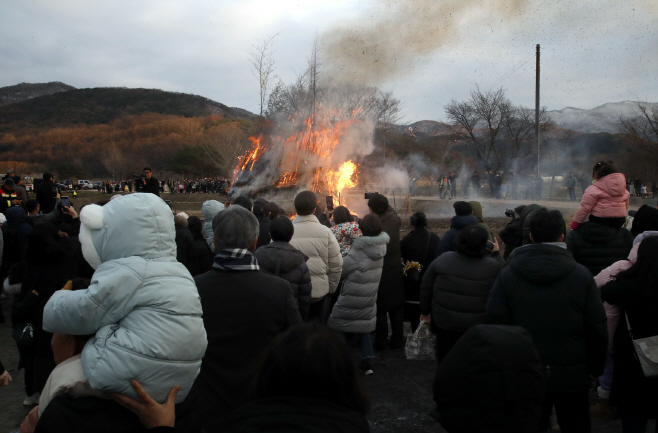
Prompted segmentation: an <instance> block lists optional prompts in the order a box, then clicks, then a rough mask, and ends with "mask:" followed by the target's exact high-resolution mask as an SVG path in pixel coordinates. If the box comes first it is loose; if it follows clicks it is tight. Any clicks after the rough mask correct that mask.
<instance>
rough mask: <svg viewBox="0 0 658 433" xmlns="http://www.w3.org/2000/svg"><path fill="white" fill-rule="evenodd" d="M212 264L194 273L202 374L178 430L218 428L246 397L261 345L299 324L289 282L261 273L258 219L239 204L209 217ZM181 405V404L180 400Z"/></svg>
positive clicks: (209, 429) (212, 429)
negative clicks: (203, 339) (203, 341)
mask: <svg viewBox="0 0 658 433" xmlns="http://www.w3.org/2000/svg"><path fill="white" fill-rule="evenodd" d="M212 226H213V233H214V242H215V252H216V254H215V259H214V264H213V269H212V270H211V271H208V272H206V273H205V274H202V275H199V276H197V277H195V278H194V281H195V282H196V285H197V288H198V289H199V296H200V297H201V305H202V307H203V324H204V327H205V328H206V333H207V335H208V349H207V350H206V354H205V356H204V357H203V362H202V364H201V373H200V374H199V376H198V377H197V379H196V381H195V382H194V385H193V386H192V390H191V391H190V394H189V395H188V397H187V398H186V399H185V402H184V403H182V407H181V408H180V409H179V415H180V416H179V417H178V419H177V424H178V422H179V421H180V424H181V425H182V426H183V427H182V431H199V429H200V428H205V429H206V430H207V431H220V430H221V429H222V427H224V426H225V425H226V422H227V420H228V419H229V418H230V417H231V415H232V413H233V411H234V410H235V409H236V408H238V407H239V406H241V405H242V404H244V403H245V402H246V401H248V397H247V392H248V388H249V384H250V382H251V379H252V377H253V375H254V364H255V361H256V359H257V357H258V355H259V354H260V353H261V352H262V351H263V349H264V348H265V346H267V345H268V344H269V342H270V341H271V340H272V339H273V338H274V337H275V336H277V335H278V334H279V333H280V332H282V331H284V330H285V329H287V328H289V327H291V326H294V325H297V324H300V323H302V319H301V317H300V316H299V311H298V309H297V303H296V302H295V297H294V296H293V293H292V290H291V289H290V284H289V283H288V282H287V281H285V280H283V279H281V278H278V277H274V276H272V275H267V274H265V273H263V272H260V270H259V266H258V261H257V260H256V258H255V257H254V256H253V254H252V251H253V250H254V249H255V248H256V240H257V239H256V238H257V237H258V220H257V219H256V217H255V216H254V215H253V214H252V213H251V212H249V211H248V210H246V209H245V208H243V207H241V206H231V207H229V208H228V209H225V210H223V211H221V212H219V213H218V214H217V216H215V218H214V219H213V223H212ZM179 406H181V405H179Z"/></svg>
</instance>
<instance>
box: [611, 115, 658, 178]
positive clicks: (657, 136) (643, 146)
mask: <svg viewBox="0 0 658 433" xmlns="http://www.w3.org/2000/svg"><path fill="white" fill-rule="evenodd" d="M638 108H639V109H640V113H641V116H639V117H636V118H631V117H622V118H621V119H620V120H621V132H622V134H624V135H625V136H626V137H627V138H628V140H629V142H630V144H631V145H632V146H634V147H635V148H637V149H639V150H641V151H642V153H644V155H645V156H646V157H647V159H648V160H649V161H651V163H652V165H653V167H654V170H658V110H656V109H654V110H650V109H649V108H648V107H647V106H646V105H645V104H642V103H639V104H638Z"/></svg>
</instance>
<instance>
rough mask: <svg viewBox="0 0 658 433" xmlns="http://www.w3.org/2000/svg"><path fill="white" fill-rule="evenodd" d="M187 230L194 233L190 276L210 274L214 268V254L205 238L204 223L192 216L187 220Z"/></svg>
mask: <svg viewBox="0 0 658 433" xmlns="http://www.w3.org/2000/svg"><path fill="white" fill-rule="evenodd" d="M187 228H188V230H189V231H190V233H192V238H193V239H194V243H193V244H192V247H191V249H192V255H191V256H192V260H191V262H190V274H192V276H193V277H196V276H197V275H201V274H203V273H205V272H208V271H209V270H210V269H211V268H212V261H213V257H214V255H213V253H212V251H211V250H210V247H209V246H208V242H206V239H205V238H204V237H203V223H202V222H201V219H200V218H199V217H195V216H191V217H189V218H188V219H187Z"/></svg>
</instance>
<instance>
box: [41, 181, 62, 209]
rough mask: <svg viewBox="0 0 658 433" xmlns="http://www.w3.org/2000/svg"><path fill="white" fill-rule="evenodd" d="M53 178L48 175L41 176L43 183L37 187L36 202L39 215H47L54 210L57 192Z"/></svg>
mask: <svg viewBox="0 0 658 433" xmlns="http://www.w3.org/2000/svg"><path fill="white" fill-rule="evenodd" d="M54 179H55V177H54V176H53V175H52V174H50V173H44V174H43V182H41V184H39V186H38V187H37V201H38V202H39V208H41V213H44V214H45V213H48V212H50V211H52V210H53V209H55V203H56V201H57V198H56V196H57V193H58V192H59V191H58V189H57V187H56V186H55V182H54Z"/></svg>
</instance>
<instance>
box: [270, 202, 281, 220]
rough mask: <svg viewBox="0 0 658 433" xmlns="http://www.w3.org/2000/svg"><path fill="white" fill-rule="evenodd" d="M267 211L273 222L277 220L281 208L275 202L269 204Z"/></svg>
mask: <svg viewBox="0 0 658 433" xmlns="http://www.w3.org/2000/svg"><path fill="white" fill-rule="evenodd" d="M267 210H268V211H270V219H272V220H273V219H275V218H277V217H278V216H279V212H280V211H281V210H280V209H279V206H277V204H276V203H274V202H273V201H271V202H269V203H268V204H267Z"/></svg>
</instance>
